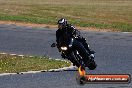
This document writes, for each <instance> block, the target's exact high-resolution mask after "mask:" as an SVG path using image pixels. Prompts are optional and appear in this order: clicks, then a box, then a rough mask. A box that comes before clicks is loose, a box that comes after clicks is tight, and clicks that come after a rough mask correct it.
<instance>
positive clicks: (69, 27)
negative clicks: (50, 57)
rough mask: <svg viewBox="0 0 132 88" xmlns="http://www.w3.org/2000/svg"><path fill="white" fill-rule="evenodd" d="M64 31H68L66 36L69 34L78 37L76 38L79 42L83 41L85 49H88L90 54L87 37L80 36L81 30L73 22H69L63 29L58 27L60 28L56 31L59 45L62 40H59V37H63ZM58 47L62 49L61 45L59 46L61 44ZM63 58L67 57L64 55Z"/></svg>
mask: <svg viewBox="0 0 132 88" xmlns="http://www.w3.org/2000/svg"><path fill="white" fill-rule="evenodd" d="M64 33H67V35H66V36H69V37H77V38H76V39H77V40H78V41H79V42H81V43H82V45H83V46H84V47H85V49H86V50H87V51H88V52H89V54H90V52H91V50H90V49H89V47H88V44H87V43H86V39H85V38H83V37H81V36H80V32H79V31H78V30H77V29H75V27H74V26H72V25H71V24H67V25H66V27H65V28H63V29H58V30H57V31H56V42H57V44H58V45H59V43H60V42H59V39H60V37H62V35H63V34H64ZM57 48H58V49H59V50H60V47H59V46H57ZM62 57H63V55H62ZM63 58H65V57H63Z"/></svg>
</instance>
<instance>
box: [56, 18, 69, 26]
mask: <svg viewBox="0 0 132 88" xmlns="http://www.w3.org/2000/svg"><path fill="white" fill-rule="evenodd" d="M57 24H63V25H66V24H67V20H66V19H64V18H61V19H59V20H58V23H57Z"/></svg>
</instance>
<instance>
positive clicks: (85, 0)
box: [0, 0, 132, 32]
mask: <svg viewBox="0 0 132 88" xmlns="http://www.w3.org/2000/svg"><path fill="white" fill-rule="evenodd" d="M61 17H64V18H67V19H68V20H69V21H70V23H72V24H74V25H76V26H81V27H95V28H102V29H104V28H105V29H117V30H119V31H128V32H132V1H131V0H72V1H71V0H28V1H27V0H0V20H7V21H9V20H10V21H20V22H30V23H38V24H56V21H57V20H58V19H59V18H61Z"/></svg>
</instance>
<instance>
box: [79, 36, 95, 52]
mask: <svg viewBox="0 0 132 88" xmlns="http://www.w3.org/2000/svg"><path fill="white" fill-rule="evenodd" d="M78 41H79V42H81V43H82V44H83V46H84V47H85V49H86V50H87V51H88V53H89V54H93V53H94V52H93V51H92V50H91V49H90V48H89V45H88V44H87V42H86V39H85V38H83V37H79V38H78Z"/></svg>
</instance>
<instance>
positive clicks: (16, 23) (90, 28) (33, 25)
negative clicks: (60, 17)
mask: <svg viewBox="0 0 132 88" xmlns="http://www.w3.org/2000/svg"><path fill="white" fill-rule="evenodd" d="M0 24H7V25H10V24H14V25H18V26H27V27H43V28H50V29H57V25H51V24H36V23H27V22H16V21H0ZM76 28H77V29H79V30H88V31H100V32H120V31H119V30H117V29H99V28H94V27H78V26H77V27H76Z"/></svg>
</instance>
